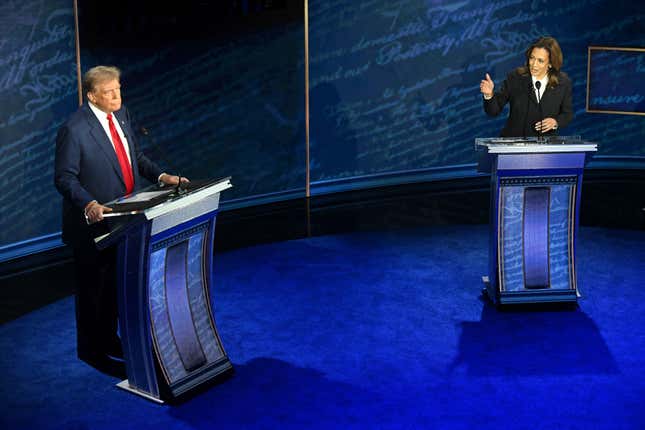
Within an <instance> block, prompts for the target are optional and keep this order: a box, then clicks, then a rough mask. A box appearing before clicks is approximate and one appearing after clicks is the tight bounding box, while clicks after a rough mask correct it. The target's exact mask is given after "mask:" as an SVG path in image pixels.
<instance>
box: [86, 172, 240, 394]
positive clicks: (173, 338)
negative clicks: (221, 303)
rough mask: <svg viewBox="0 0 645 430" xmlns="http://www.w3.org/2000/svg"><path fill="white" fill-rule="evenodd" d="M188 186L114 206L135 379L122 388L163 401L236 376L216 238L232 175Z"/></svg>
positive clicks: (120, 293)
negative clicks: (221, 312)
mask: <svg viewBox="0 0 645 430" xmlns="http://www.w3.org/2000/svg"><path fill="white" fill-rule="evenodd" d="M186 185H187V187H186V189H183V190H179V189H176V188H175V187H170V188H168V187H166V188H163V187H160V186H158V185H153V186H151V187H148V188H146V189H144V190H142V191H139V192H137V193H135V194H132V195H129V196H126V197H123V198H120V199H117V200H115V201H113V202H109V203H107V204H106V206H109V207H111V208H112V209H113V211H112V212H110V213H106V214H104V216H106V217H108V218H109V224H110V233H108V234H106V235H104V236H102V237H99V238H97V239H96V245H97V247H98V248H99V249H104V248H106V247H108V246H117V248H118V259H119V262H118V269H117V277H118V280H117V299H118V308H119V333H120V336H121V342H122V346H123V353H124V359H125V366H126V375H127V379H126V380H124V381H122V382H120V383H119V384H117V386H119V387H120V388H123V389H126V390H128V391H131V392H133V393H135V394H138V395H141V396H143V397H146V398H148V399H150V400H153V401H157V402H160V403H163V402H164V401H168V400H172V399H174V398H176V397H178V396H180V395H182V394H184V393H187V392H189V391H190V390H192V389H195V388H196V387H198V386H201V385H203V384H205V383H207V382H209V381H211V380H213V379H214V378H217V377H221V376H223V375H224V374H226V373H228V372H230V371H232V369H233V367H232V365H231V363H230V361H229V359H228V356H227V355H226V352H225V351H224V347H223V345H222V341H221V339H220V336H219V334H218V332H217V328H216V326H215V318H214V315H213V294H212V286H213V239H214V233H215V219H216V215H217V211H218V207H219V196H220V192H221V191H224V190H225V189H227V188H230V187H231V186H232V185H231V183H230V178H224V179H219V180H214V181H202V182H197V181H193V182H190V183H188V184H186Z"/></svg>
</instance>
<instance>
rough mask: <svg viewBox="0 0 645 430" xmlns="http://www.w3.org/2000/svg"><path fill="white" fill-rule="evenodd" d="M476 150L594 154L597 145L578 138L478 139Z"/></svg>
mask: <svg viewBox="0 0 645 430" xmlns="http://www.w3.org/2000/svg"><path fill="white" fill-rule="evenodd" d="M475 148H476V149H478V150H479V149H487V150H488V152H489V153H500V154H501V153H530V152H595V151H597V150H598V145H597V144H596V143H594V142H588V141H584V140H582V139H581V137H580V136H542V137H480V138H476V139H475Z"/></svg>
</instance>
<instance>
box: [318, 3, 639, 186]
mask: <svg viewBox="0 0 645 430" xmlns="http://www.w3.org/2000/svg"><path fill="white" fill-rule="evenodd" d="M644 12H645V11H644V10H643V8H642V6H639V5H637V4H636V3H635V2H617V1H612V0H576V1H572V2H561V3H559V2H547V1H537V0H493V1H490V0H485V1H437V0H395V1H392V0H363V1H351V2H350V1H337V0H336V1H335V0H310V1H309V40H310V58H309V60H310V64H311V75H310V76H311V78H310V89H311V92H310V97H311V146H312V162H311V166H312V182H313V184H312V189H313V190H314V191H316V190H320V191H322V192H327V191H330V190H333V189H343V188H352V187H360V186H364V185H365V184H379V183H381V184H387V183H389V182H400V181H402V180H415V178H416V179H428V178H430V179H431V178H439V177H458V176H464V175H474V174H475V169H474V165H473V163H474V162H475V151H474V150H473V148H474V139H475V137H484V136H497V135H499V132H500V130H501V128H502V125H503V122H504V121H505V117H506V114H507V112H508V111H507V110H506V111H505V112H504V113H503V114H502V115H500V116H499V117H498V118H495V119H492V118H489V117H487V116H486V115H485V114H484V112H483V108H482V101H481V95H480V93H479V82H480V80H481V79H483V78H484V75H485V74H486V73H489V74H490V75H491V77H492V79H493V80H494V82H495V84H496V85H497V86H499V85H501V83H502V81H503V79H504V78H505V76H506V74H507V73H508V72H509V71H511V70H512V69H514V68H515V67H517V66H520V65H522V63H523V61H524V56H523V53H524V50H525V49H526V47H527V46H529V45H530V44H531V42H532V41H534V40H535V39H536V38H537V37H539V36H541V35H552V36H554V37H556V38H557V39H558V41H559V42H560V45H561V47H562V50H563V52H564V58H565V60H564V67H563V70H564V71H566V72H567V73H568V74H569V75H570V77H571V78H572V80H573V83H574V87H573V97H574V109H575V115H576V117H575V119H574V120H573V123H572V125H571V126H569V127H567V128H565V129H563V130H561V134H580V135H582V136H583V137H584V138H586V139H589V140H592V141H596V142H598V143H599V147H600V151H599V154H598V156H597V157H596V160H598V161H601V160H606V161H608V159H607V157H610V156H628V157H632V158H631V160H628V159H625V158H619V160H620V163H619V164H618V165H622V166H623V167H625V164H622V163H625V162H627V163H630V162H636V163H638V164H639V165H640V166H641V168H642V166H643V161H644V160H643V156H645V145H643V142H644V141H645V121H643V118H642V117H640V118H639V117H627V116H619V115H602V114H588V113H585V110H584V109H585V92H586V76H587V46H588V45H592V44H596V45H618V46H645V31H643V29H644V27H643V24H642V22H644V20H645V14H644ZM641 67H645V65H642V66H641ZM616 68H617V69H618V70H617V72H618V73H619V72H620V69H621V66H620V65H618V64H617V65H616ZM617 79H620V78H617ZM506 109H508V108H506ZM610 160H615V158H610ZM596 164H597V165H598V163H597V162H596ZM614 166H616V164H614ZM349 178H352V179H351V180H349Z"/></svg>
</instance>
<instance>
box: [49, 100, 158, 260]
mask: <svg viewBox="0 0 645 430" xmlns="http://www.w3.org/2000/svg"><path fill="white" fill-rule="evenodd" d="M114 116H115V118H116V119H117V120H118V121H119V125H120V126H121V129H122V130H123V133H124V134H125V136H126V138H127V139H128V147H129V151H130V160H131V161H132V173H133V176H134V187H135V189H137V188H138V187H140V186H141V185H142V178H141V177H144V178H146V179H148V180H149V181H152V182H156V181H157V178H158V177H159V175H161V173H162V170H161V169H160V168H159V167H158V166H157V165H156V164H155V163H153V162H152V161H150V160H149V159H148V158H147V157H146V156H145V155H144V154H143V153H142V152H141V151H139V149H138V147H137V142H136V138H135V135H134V133H133V131H132V127H131V124H130V117H129V114H128V111H127V109H126V108H125V106H122V107H121V109H120V110H118V111H116V112H114ZM54 183H55V185H56V188H57V189H58V191H59V192H60V193H61V194H62V196H63V242H65V243H67V244H69V245H72V246H74V247H77V246H84V245H85V246H87V244H88V242H89V241H90V240H91V239H92V238H93V237H95V236H97V235H99V234H102V233H105V232H106V230H105V229H106V227H105V224H106V223H105V222H101V223H96V224H94V225H92V226H88V225H87V224H86V222H85V216H84V208H85V206H86V205H87V204H88V203H89V202H91V201H92V200H96V201H98V202H99V203H107V202H109V201H111V200H114V199H115V198H117V197H121V196H123V195H124V194H125V183H124V181H123V175H122V173H121V168H120V166H119V161H118V159H117V156H116V152H115V150H114V147H113V146H112V143H111V142H110V139H109V138H108V136H107V134H106V132H105V130H104V129H103V127H102V126H101V123H100V122H99V120H98V119H97V118H96V115H94V113H93V112H92V110H91V109H90V108H89V106H88V104H87V102H86V103H84V104H83V105H82V106H81V107H80V108H79V109H78V110H77V111H76V112H75V113H74V114H73V115H72V116H71V117H70V119H69V120H68V121H67V122H66V123H65V124H64V125H63V126H62V127H61V128H60V130H59V131H58V135H57V137H56V163H55V168H54Z"/></svg>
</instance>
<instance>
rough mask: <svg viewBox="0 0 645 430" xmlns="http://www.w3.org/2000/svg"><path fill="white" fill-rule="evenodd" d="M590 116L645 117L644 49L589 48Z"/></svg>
mask: <svg viewBox="0 0 645 430" xmlns="http://www.w3.org/2000/svg"><path fill="white" fill-rule="evenodd" d="M587 61H588V63H587V105H586V110H587V112H590V113H612V114H623V115H645V48H618V47H608V46H589V48H588V60H587Z"/></svg>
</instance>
